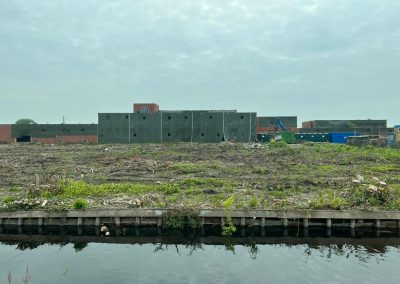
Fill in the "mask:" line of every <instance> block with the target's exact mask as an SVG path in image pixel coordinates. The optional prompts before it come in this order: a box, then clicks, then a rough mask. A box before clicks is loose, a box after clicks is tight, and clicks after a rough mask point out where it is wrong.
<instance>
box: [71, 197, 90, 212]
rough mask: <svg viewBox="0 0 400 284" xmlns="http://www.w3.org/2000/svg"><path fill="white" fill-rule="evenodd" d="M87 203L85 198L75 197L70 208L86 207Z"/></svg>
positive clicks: (80, 208) (81, 208)
mask: <svg viewBox="0 0 400 284" xmlns="http://www.w3.org/2000/svg"><path fill="white" fill-rule="evenodd" d="M88 205H89V203H88V202H87V200H85V199H76V200H75V201H74V202H73V203H72V208H74V209H77V210H83V209H86V208H87V207H88Z"/></svg>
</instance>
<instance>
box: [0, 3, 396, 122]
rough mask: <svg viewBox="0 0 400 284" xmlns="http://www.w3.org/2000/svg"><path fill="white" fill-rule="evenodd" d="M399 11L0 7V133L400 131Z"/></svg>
mask: <svg viewBox="0 0 400 284" xmlns="http://www.w3.org/2000/svg"><path fill="white" fill-rule="evenodd" d="M399 12H400V1H399V0H360V1H353V0H321V1H319V0H313V1H311V0H310V1H295V0H273V1H272V0H268V1H267V0H260V1H251V0H243V1H216V0H207V1H195V0H190V1H184V0H182V1H166V0H144V1H139V0H112V1H111V0H86V1H84V0H57V1H55V0H2V1H0V123H12V122H15V120H17V119H19V118H22V117H28V118H33V119H34V120H36V121H37V122H40V123H46V122H49V123H55V122H61V121H62V116H63V115H64V116H65V118H66V122H67V123H77V122H81V123H91V122H97V113H98V112H131V111H132V103H133V102H156V103H158V104H159V105H160V108H161V109H166V110H168V109H237V110H239V111H256V112H257V113H258V115H260V116H269V115H281V116H283V115H297V116H298V117H299V124H300V122H302V121H305V120H312V119H358V118H360V119H366V118H372V119H388V122H389V125H393V124H400V92H399V91H400V14H399Z"/></svg>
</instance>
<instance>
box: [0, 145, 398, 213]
mask: <svg viewBox="0 0 400 284" xmlns="http://www.w3.org/2000/svg"><path fill="white" fill-rule="evenodd" d="M0 165H1V167H0V208H2V210H9V209H32V208H44V209H57V210H64V209H68V208H77V209H85V208H134V207H148V208H191V209H202V208H222V207H223V205H224V201H226V200H228V198H229V200H230V201H233V203H232V204H233V205H232V208H248V209H252V208H257V209H282V208H287V209H290V208H301V209H350V208H357V209H368V210H373V209H387V210H390V209H393V210H400V151H398V150H393V149H383V148H372V147H367V148H355V147H350V146H345V145H333V144H305V145H286V144H281V143H276V144H236V143H235V144H232V143H220V144H189V143H186V144H184V143H180V144H140V145H62V146H60V145H34V144H32V145H15V144H14V145H0Z"/></svg>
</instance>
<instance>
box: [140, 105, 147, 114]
mask: <svg viewBox="0 0 400 284" xmlns="http://www.w3.org/2000/svg"><path fill="white" fill-rule="evenodd" d="M140 112H142V113H148V112H149V106H141V108H140Z"/></svg>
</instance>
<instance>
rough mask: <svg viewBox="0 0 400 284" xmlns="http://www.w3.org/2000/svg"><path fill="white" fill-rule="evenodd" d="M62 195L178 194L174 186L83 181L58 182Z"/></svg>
mask: <svg viewBox="0 0 400 284" xmlns="http://www.w3.org/2000/svg"><path fill="white" fill-rule="evenodd" d="M60 189H61V191H62V195H63V196H66V197H77V196H80V197H85V196H112V195H114V194H120V193H124V194H142V193H147V192H161V193H164V194H173V193H178V192H179V188H178V186H177V185H175V184H168V183H162V184H155V185H153V184H140V183H104V184H90V183H87V182H84V181H62V182H60Z"/></svg>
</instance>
